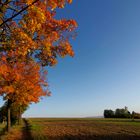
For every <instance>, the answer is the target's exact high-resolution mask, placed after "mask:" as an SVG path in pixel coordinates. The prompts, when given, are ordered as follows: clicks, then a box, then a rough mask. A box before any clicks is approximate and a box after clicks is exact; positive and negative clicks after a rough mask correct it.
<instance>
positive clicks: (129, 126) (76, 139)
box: [2, 118, 140, 140]
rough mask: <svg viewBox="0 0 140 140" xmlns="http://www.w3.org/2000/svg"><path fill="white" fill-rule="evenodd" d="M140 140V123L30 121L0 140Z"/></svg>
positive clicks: (55, 119)
mask: <svg viewBox="0 0 140 140" xmlns="http://www.w3.org/2000/svg"><path fill="white" fill-rule="evenodd" d="M26 139H27V140H140V120H135V121H132V120H131V119H91V118H30V119H27V121H26V120H24V121H23V124H22V126H15V127H14V128H13V129H12V131H11V132H10V133H9V134H7V135H5V136H4V137H2V140H26Z"/></svg>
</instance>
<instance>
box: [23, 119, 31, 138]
mask: <svg viewBox="0 0 140 140" xmlns="http://www.w3.org/2000/svg"><path fill="white" fill-rule="evenodd" d="M23 122H24V127H23V128H22V139H23V140H33V137H32V134H31V125H30V124H29V122H28V120H26V119H23Z"/></svg>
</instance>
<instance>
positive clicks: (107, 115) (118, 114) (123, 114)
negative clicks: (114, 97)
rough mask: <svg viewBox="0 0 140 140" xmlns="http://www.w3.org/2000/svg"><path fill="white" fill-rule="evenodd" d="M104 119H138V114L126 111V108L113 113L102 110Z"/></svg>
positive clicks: (139, 116)
mask: <svg viewBox="0 0 140 140" xmlns="http://www.w3.org/2000/svg"><path fill="white" fill-rule="evenodd" d="M104 118H132V119H140V113H136V112H134V111H133V112H132V113H130V111H128V108H127V107H124V108H121V109H120V108H117V109H116V110H115V111H113V110H111V109H109V110H108V109H106V110H104Z"/></svg>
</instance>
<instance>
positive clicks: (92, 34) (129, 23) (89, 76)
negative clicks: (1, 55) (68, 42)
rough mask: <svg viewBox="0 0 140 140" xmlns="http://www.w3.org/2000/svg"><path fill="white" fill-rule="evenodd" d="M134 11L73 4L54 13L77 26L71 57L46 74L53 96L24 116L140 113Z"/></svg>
mask: <svg viewBox="0 0 140 140" xmlns="http://www.w3.org/2000/svg"><path fill="white" fill-rule="evenodd" d="M139 7H140V1H139V0H81V1H78V0H73V3H72V4H71V5H67V6H66V7H65V9H61V10H58V13H57V14H58V17H63V18H64V17H65V18H68V19H69V18H72V19H75V20H76V21H77V22H78V29H77V33H78V36H77V38H76V39H75V40H72V45H73V48H74V50H75V57H74V58H70V57H66V58H65V59H60V60H59V63H58V64H57V66H55V67H52V68H49V69H48V71H49V73H48V82H49V85H50V90H51V91H52V96H51V97H45V98H43V99H42V100H41V101H40V103H38V104H32V105H31V106H30V108H29V109H28V110H27V111H26V112H25V113H24V115H23V116H25V117H86V116H102V115H103V111H104V109H113V110H115V109H116V108H123V107H124V106H127V107H128V109H129V110H130V111H133V110H134V111H136V112H140V102H139V100H140V8H139Z"/></svg>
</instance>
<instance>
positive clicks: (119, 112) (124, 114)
mask: <svg viewBox="0 0 140 140" xmlns="http://www.w3.org/2000/svg"><path fill="white" fill-rule="evenodd" d="M115 117H116V118H131V113H130V112H129V111H128V108H127V107H125V108H122V109H119V108H118V109H116V111H115Z"/></svg>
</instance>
